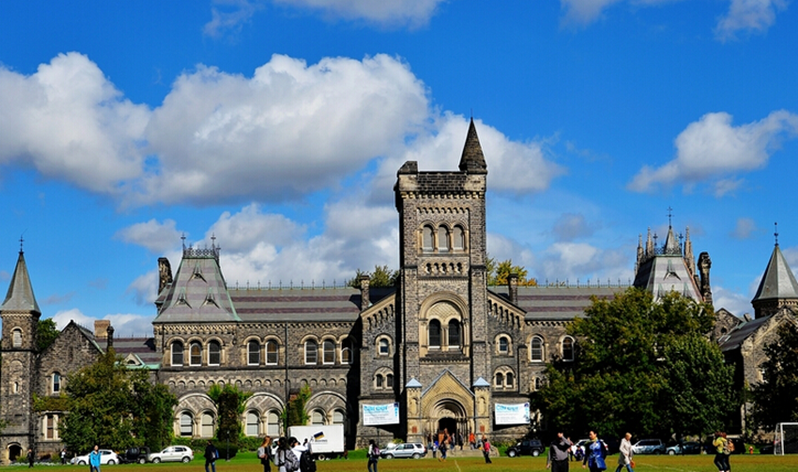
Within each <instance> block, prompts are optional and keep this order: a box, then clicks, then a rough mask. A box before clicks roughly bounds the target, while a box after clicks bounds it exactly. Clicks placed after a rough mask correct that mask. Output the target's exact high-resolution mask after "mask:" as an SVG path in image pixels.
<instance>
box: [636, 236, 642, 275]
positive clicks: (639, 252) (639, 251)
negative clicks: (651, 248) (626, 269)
mask: <svg viewBox="0 0 798 472" xmlns="http://www.w3.org/2000/svg"><path fill="white" fill-rule="evenodd" d="M641 262H643V235H642V234H638V235H637V262H635V274H637V269H639V268H640V263H641Z"/></svg>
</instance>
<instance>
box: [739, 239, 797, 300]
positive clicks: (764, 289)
mask: <svg viewBox="0 0 798 472" xmlns="http://www.w3.org/2000/svg"><path fill="white" fill-rule="evenodd" d="M785 298H789V299H798V282H797V281H796V280H795V275H793V273H792V270H791V269H790V266H789V265H787V261H786V260H785V259H784V254H782V253H781V249H780V248H779V245H778V244H776V246H775V247H774V248H773V253H772V254H771V255H770V261H768V266H767V268H766V269H765V274H764V275H763V276H762V281H761V282H760V283H759V288H758V289H757V291H756V295H754V299H753V300H752V301H751V302H752V303H755V302H757V301H760V300H766V299H785Z"/></svg>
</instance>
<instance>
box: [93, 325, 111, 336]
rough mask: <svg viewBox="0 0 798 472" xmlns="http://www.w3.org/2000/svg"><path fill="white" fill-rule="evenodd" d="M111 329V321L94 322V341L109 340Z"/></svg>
mask: <svg viewBox="0 0 798 472" xmlns="http://www.w3.org/2000/svg"><path fill="white" fill-rule="evenodd" d="M110 327H111V321H110V320H94V339H97V340H100V339H107V338H108V328H110Z"/></svg>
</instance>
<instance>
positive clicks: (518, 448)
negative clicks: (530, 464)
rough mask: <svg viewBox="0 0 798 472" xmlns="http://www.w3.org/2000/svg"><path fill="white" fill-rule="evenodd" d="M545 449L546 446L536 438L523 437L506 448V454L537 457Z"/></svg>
mask: <svg viewBox="0 0 798 472" xmlns="http://www.w3.org/2000/svg"><path fill="white" fill-rule="evenodd" d="M545 450H546V447H545V446H544V445H543V443H542V442H540V440H538V439H524V440H523V441H519V442H518V444H516V445H515V446H510V447H508V448H507V456H508V457H515V456H534V457H537V456H539V455H541V454H543V452H544V451H545Z"/></svg>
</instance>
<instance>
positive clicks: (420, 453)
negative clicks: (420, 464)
mask: <svg viewBox="0 0 798 472" xmlns="http://www.w3.org/2000/svg"><path fill="white" fill-rule="evenodd" d="M425 455H427V446H425V445H423V444H421V443H407V444H397V445H396V447H391V448H388V449H385V450H383V451H382V452H381V453H380V457H382V458H383V459H393V458H397V459H398V458H400V457H405V458H413V459H421V458H422V457H424V456H425Z"/></svg>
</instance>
